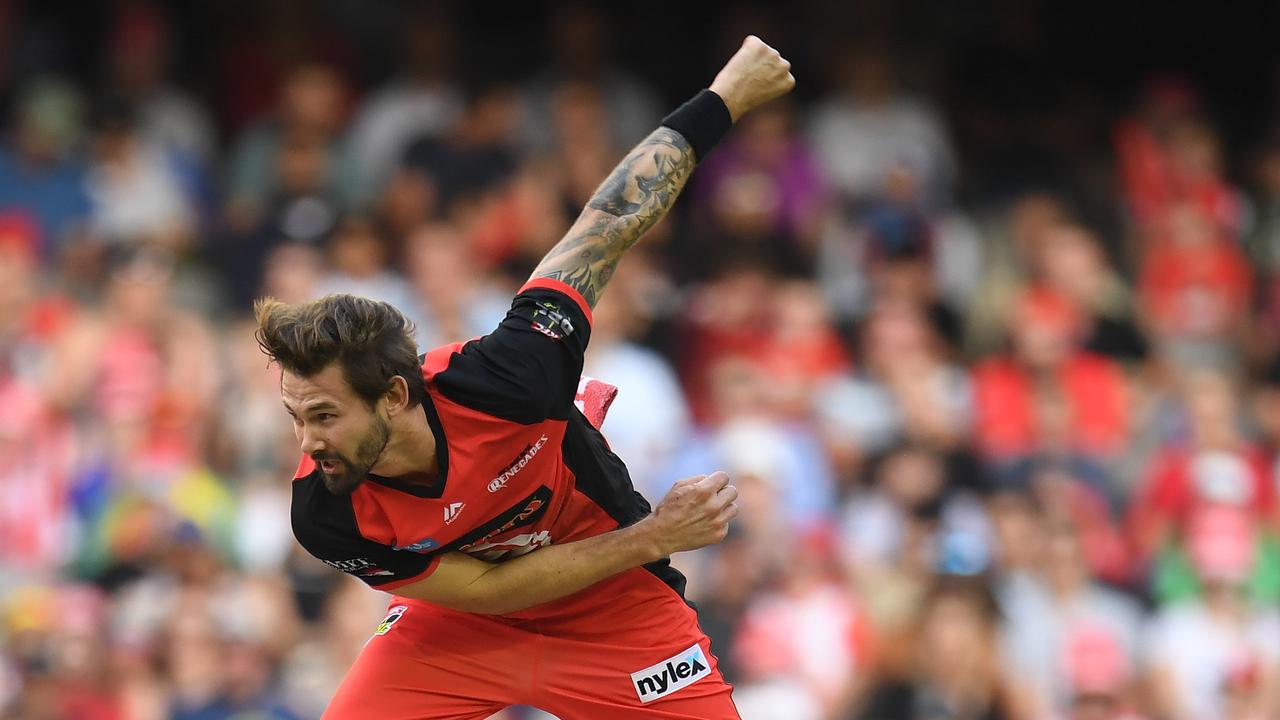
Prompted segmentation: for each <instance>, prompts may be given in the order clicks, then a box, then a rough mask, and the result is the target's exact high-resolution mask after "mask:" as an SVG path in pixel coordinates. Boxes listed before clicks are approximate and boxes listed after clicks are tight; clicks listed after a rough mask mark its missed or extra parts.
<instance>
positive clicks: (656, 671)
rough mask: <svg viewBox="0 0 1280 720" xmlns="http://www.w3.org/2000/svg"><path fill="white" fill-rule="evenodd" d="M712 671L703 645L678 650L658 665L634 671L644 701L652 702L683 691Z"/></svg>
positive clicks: (634, 679) (637, 693)
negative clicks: (703, 650)
mask: <svg viewBox="0 0 1280 720" xmlns="http://www.w3.org/2000/svg"><path fill="white" fill-rule="evenodd" d="M710 674H711V663H709V662H707V656H706V654H705V653H703V652H702V646H701V645H696V644H695V645H694V646H693V647H691V648H689V649H688V650H685V651H684V652H681V653H678V654H676V655H674V656H672V657H669V658H667V659H666V660H663V661H662V662H660V663H658V664H657V665H650V666H649V667H647V668H645V669H643V670H637V671H636V672H633V673H631V684H632V685H634V686H635V689H636V695H638V696H639V697H640V702H642V703H650V702H653V701H654V700H657V699H659V698H664V697H666V696H668V695H670V694H671V693H673V692H677V691H679V690H683V689H684V688H687V687H689V686H690V685H692V684H694V683H695V682H697V681H699V680H701V679H702V678H704V677H706V676H708V675H710Z"/></svg>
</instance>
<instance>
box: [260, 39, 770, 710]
mask: <svg viewBox="0 0 1280 720" xmlns="http://www.w3.org/2000/svg"><path fill="white" fill-rule="evenodd" d="M794 84H795V79H794V78H793V77H792V76H791V74H790V64H789V63H788V62H787V61H785V60H784V59H782V57H781V56H780V55H779V54H778V53H777V51H775V50H774V49H773V48H771V47H769V46H768V45H766V44H764V43H763V42H762V41H761V40H760V39H759V38H756V37H754V36H753V37H748V38H747V39H746V41H745V42H744V43H743V45H742V48H741V49H740V50H739V51H738V52H737V53H736V54H735V55H734V56H733V57H732V58H731V59H730V60H729V62H728V63H727V64H726V65H725V67H724V68H723V69H722V70H721V72H720V73H719V74H718V75H717V76H716V79H715V81H714V82H713V83H712V84H711V87H710V88H709V89H708V90H704V91H702V92H701V93H699V94H698V95H697V96H695V98H694V99H692V100H690V101H689V102H688V103H686V104H685V105H684V106H682V107H681V108H680V109H678V110H676V111H675V112H673V113H672V114H670V115H668V116H667V118H666V119H665V120H664V121H663V125H662V127H659V128H658V129H657V130H655V131H654V132H653V133H652V134H651V135H650V136H649V137H648V138H647V139H645V140H644V141H643V142H641V144H640V145H639V146H637V147H636V148H635V150H633V151H632V152H631V153H630V154H629V155H628V156H627V157H626V158H625V159H624V160H623V161H622V162H621V163H620V164H619V165H618V167H617V168H616V169H615V170H614V171H613V172H612V173H611V174H610V176H609V177H608V179H606V180H605V181H604V183H603V184H602V185H601V186H600V188H599V189H598V190H597V191H596V193H595V195H594V196H593V197H592V198H591V199H590V200H589V201H588V203H587V207H586V208H585V209H584V210H583V212H582V215H581V216H580V217H579V219H578V221H577V222H576V223H575V224H574V226H573V227H572V228H570V230H569V232H568V234H567V235H566V236H565V238H564V239H563V240H561V241H560V243H559V244H557V245H556V246H555V247H554V248H552V249H551V251H550V252H549V253H548V254H547V256H546V257H545V258H543V260H542V262H541V263H540V264H539V265H538V267H537V268H536V269H535V270H534V273H533V277H532V278H531V279H530V280H529V281H528V282H527V283H526V284H525V286H524V287H523V288H522V289H521V291H520V293H519V294H518V295H517V296H516V298H515V300H514V302H513V303H512V306H511V310H510V312H508V314H507V316H506V318H505V319H504V320H503V321H502V322H501V324H500V325H499V326H498V328H497V329H496V330H494V331H493V332H492V333H490V334H489V335H487V336H484V337H482V338H477V339H474V340H472V341H470V342H466V343H456V344H453V345H448V346H445V347H441V348H437V349H435V350H433V351H431V352H428V353H427V354H426V355H424V356H420V357H417V356H416V352H417V349H416V346H415V345H414V343H413V341H412V339H411V337H410V334H409V326H408V323H407V322H406V321H405V319H404V317H403V316H402V315H401V314H400V313H399V312H398V311H396V310H395V309H394V308H392V307H391V306H389V305H386V304H385V303H378V302H375V301H372V300H367V299H364V298H355V297H351V296H344V295H337V296H328V297H325V298H321V299H320V300H317V301H314V302H312V303H305V304H302V305H296V306H289V305H285V304H283V303H280V302H278V301H275V300H272V299H270V298H267V299H263V300H260V301H259V302H258V303H257V304H256V307H255V310H256V313H257V319H258V331H257V335H258V339H259V342H260V344H261V345H262V348H263V350H264V351H265V352H266V354H268V355H269V356H270V357H271V358H272V359H273V360H275V361H276V362H278V363H279V364H280V366H281V368H282V370H283V375H282V380H281V395H282V397H283V400H284V404H285V407H286V408H287V409H288V411H289V413H290V415H291V416H292V417H293V419H294V429H295V433H296V435H297V437H298V441H299V444H300V446H301V449H302V452H303V455H304V457H303V458H302V462H301V464H300V465H299V468H298V472H297V473H296V477H295V479H294V483H293V509H292V519H293V529H294V533H295V535H296V536H297V537H298V540H299V542H300V543H301V544H302V546H303V547H304V548H306V549H307V550H308V551H309V552H311V553H312V554H313V555H315V556H316V557H318V558H320V559H321V560H323V561H324V562H326V563H328V564H329V565H330V566H332V567H334V568H337V569H339V570H342V571H344V572H347V573H350V574H352V575H355V576H357V577H359V578H361V579H362V580H364V581H365V582H367V583H368V584H369V585H371V586H373V587H375V588H379V589H382V590H386V591H390V592H394V593H395V595H396V597H395V598H394V599H393V601H392V603H391V607H390V609H389V610H388V614H387V617H386V619H385V620H384V621H383V622H382V624H381V625H380V626H379V628H378V630H377V632H376V633H375V635H374V637H373V638H372V639H371V640H370V641H369V644H368V645H367V646H366V647H365V649H364V651H363V652H362V653H361V655H360V657H359V659H358V660H357V661H356V663H355V665H354V666H353V667H352V669H351V671H350V672H349V674H348V675H347V677H346V679H345V680H344V681H343V683H342V686H341V687H340V688H339V689H338V691H337V694H336V696H335V697H334V699H333V701H332V703H331V704H330V705H329V708H328V710H327V711H326V713H325V717H326V718H329V719H330V720H342V719H345V718H370V717H375V718H379V720H397V719H404V720H408V719H409V718H423V717H432V718H445V717H448V718H476V719H477V720H480V719H481V718H486V717H488V716H489V715H491V714H493V713H494V712H497V711H499V710H501V709H502V708H503V707H505V706H508V705H533V706H537V707H540V708H543V709H545V710H548V711H550V712H553V713H555V714H556V715H558V716H559V717H561V718H562V719H564V720H573V719H574V718H601V717H608V718H690V719H692V718H737V717H738V713H737V710H736V709H735V708H734V706H733V702H732V699H731V697H730V693H731V688H730V686H729V685H728V683H726V682H725V681H724V678H723V677H722V676H721V675H720V673H719V671H718V669H717V664H716V660H715V657H714V656H713V655H712V654H711V651H710V643H709V641H708V640H707V638H706V636H705V635H704V634H703V633H702V631H701V629H699V627H698V624H697V616H696V614H695V613H694V611H693V609H692V608H691V607H690V606H689V605H688V604H687V603H686V602H685V601H684V598H683V596H682V589H683V584H684V581H683V577H682V576H680V574H679V573H678V572H676V571H675V570H673V569H672V568H671V567H670V564H669V561H668V560H667V556H668V555H670V554H671V553H673V552H676V551H680V550H688V549H693V548H697V547H701V546H704V545H707V544H710V543H714V542H718V541H720V540H721V539H723V538H724V536H725V533H726V531H727V528H728V522H729V520H731V519H732V518H733V516H734V515H735V514H736V513H737V506H736V504H735V502H734V501H735V499H736V497H737V490H736V489H735V488H733V487H732V486H731V485H729V484H728V477H727V476H726V475H725V474H724V473H713V474H711V475H707V476H700V477H695V478H690V479H687V480H683V481H680V482H679V483H677V484H676V486H675V487H674V488H673V489H672V490H671V492H670V493H668V494H667V496H666V497H665V498H663V500H662V501H661V502H660V503H659V504H658V506H657V508H656V509H654V510H653V511H652V512H650V508H649V505H648V503H647V502H646V501H645V500H644V498H643V497H642V496H640V495H639V494H638V493H636V492H635V490H634V489H633V488H632V485H631V481H630V478H629V477H628V474H627V471H626V467H625V466H624V465H623V464H622V461H621V460H619V459H618V457H617V456H616V455H614V454H613V453H612V452H611V451H610V450H609V446H608V443H607V442H605V440H604V437H603V436H602V435H601V434H600V432H599V431H598V430H597V426H598V424H599V420H600V416H601V414H602V409H603V407H604V406H605V405H606V404H607V400H608V393H607V388H606V389H602V388H601V387H600V386H599V384H594V385H593V384H592V383H591V382H589V381H584V380H583V379H581V373H582V366H583V353H584V352H585V350H586V346H587V341H588V338H589V337H590V334H591V309H592V307H593V306H594V305H595V303H596V300H597V298H598V297H599V295H600V293H601V291H602V290H603V289H604V286H605V284H606V283H607V282H608V281H609V279H610V278H611V277H612V275H613V272H614V269H615V267H616V266H617V263H618V261H619V260H620V259H621V257H622V255H623V253H624V252H625V251H626V250H627V249H628V248H630V247H631V246H632V245H633V244H635V242H636V241H637V240H639V239H640V237H641V236H642V235H643V234H644V232H645V231H646V230H648V229H649V227H651V226H652V225H653V224H654V223H656V222H657V221H658V220H659V219H660V218H661V217H662V216H663V215H665V214H666V212H667V210H668V209H670V207H671V205H672V203H673V202H674V201H675V198H676V196H677V195H678V194H679V192H680V190H681V189H682V187H683V186H684V184H685V182H686V180H687V179H688V177H689V175H690V173H692V171H693V168H694V165H695V164H696V163H697V161H698V160H699V159H700V158H701V157H703V156H705V154H706V153H707V152H709V151H710V149H711V147H712V146H714V144H715V142H716V141H717V140H718V139H719V138H720V137H721V136H723V135H724V134H725V133H726V132H727V131H728V130H729V128H730V127H731V125H732V123H733V122H734V121H735V120H736V119H737V118H738V117H739V116H741V115H742V114H743V113H745V112H747V111H749V110H751V109H752V108H754V107H756V106H758V105H760V104H763V103H764V102H767V101H769V100H771V99H773V98H776V97H778V96H780V95H783V94H785V93H786V92H788V91H789V90H790V89H791V88H792V87H793V86H794ZM580 395H581V396H582V403H583V404H582V406H581V407H578V406H577V405H576V404H575V401H576V400H577V399H578V397H579V396H580ZM584 410H586V411H587V414H584ZM591 416H594V420H595V422H593V421H592V418H591Z"/></svg>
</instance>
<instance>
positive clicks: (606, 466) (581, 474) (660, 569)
mask: <svg viewBox="0 0 1280 720" xmlns="http://www.w3.org/2000/svg"><path fill="white" fill-rule="evenodd" d="M564 464H565V466H567V467H568V468H569V469H570V470H572V471H573V475H574V477H575V478H576V480H577V487H578V490H580V491H581V492H582V494H583V495H586V496H587V497H589V498H591V501H592V502H594V503H595V504H596V505H599V506H600V507H601V509H603V510H604V511H605V512H606V513H608V514H609V517H611V518H613V519H614V520H617V521H618V527H626V526H628V525H634V524H635V523H637V522H639V521H640V520H642V519H644V517H645V516H647V515H648V514H649V511H650V510H651V508H650V507H649V501H648V500H645V499H644V496H643V495H641V494H640V493H638V492H636V490H635V487H634V486H633V485H632V484H631V474H630V473H629V472H627V466H626V465H624V464H623V462H622V459H621V458H619V457H618V456H617V455H614V454H613V452H612V451H611V450H609V445H608V443H606V442H605V439H604V435H601V434H600V431H599V430H596V429H595V428H594V427H592V425H591V423H590V422H588V421H587V418H586V417H584V416H583V415H582V413H580V412H578V410H577V408H574V410H573V413H572V414H571V415H570V416H569V425H568V428H566V430H565V434H564ZM644 569H645V570H648V571H649V572H651V573H653V574H654V575H657V576H658V579H659V580H661V581H662V582H664V583H666V584H668V585H670V586H671V587H672V589H674V590H675V591H676V592H677V593H679V594H680V597H684V587H685V577H684V575H683V574H681V572H680V571H679V570H676V569H675V568H673V567H671V561H670V560H669V559H668V560H659V561H657V562H652V563H649V564H648V565H645V566H644ZM686 602H688V601H687V600H686ZM689 604H690V605H692V603H689Z"/></svg>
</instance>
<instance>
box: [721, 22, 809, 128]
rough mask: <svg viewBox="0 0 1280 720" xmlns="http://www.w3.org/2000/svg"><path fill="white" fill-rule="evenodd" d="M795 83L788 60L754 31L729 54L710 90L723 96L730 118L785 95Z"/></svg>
mask: <svg viewBox="0 0 1280 720" xmlns="http://www.w3.org/2000/svg"><path fill="white" fill-rule="evenodd" d="M795 86H796V79H795V78H794V77H793V76H792V75H791V63H789V62H787V61H786V60H785V59H784V58H783V57H782V56H781V55H779V54H778V51H777V50H774V49H773V48H771V47H769V46H768V45H766V44H765V43H764V41H763V40H761V39H760V38H758V37H756V36H755V35H748V36H747V39H746V40H743V41H742V47H740V48H738V52H736V53H734V54H733V57H731V58H729V62H727V63H725V66H724V67H723V68H721V69H720V72H719V74H717V75H716V79H715V80H714V81H713V82H712V83H711V91H712V92H714V93H715V94H717V95H719V96H720V99H721V100H724V104H725V107H728V108H729V115H730V116H732V117H733V120H734V122H737V121H738V118H740V117H742V116H743V115H744V114H746V113H747V112H748V111H750V110H751V109H752V108H756V107H759V106H761V105H763V104H765V103H767V102H769V101H770V100H772V99H774V98H776V97H781V96H782V95H786V94H787V93H788V92H791V88H793V87H795Z"/></svg>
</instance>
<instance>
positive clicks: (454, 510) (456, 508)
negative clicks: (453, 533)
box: [444, 502, 467, 525]
mask: <svg viewBox="0 0 1280 720" xmlns="http://www.w3.org/2000/svg"><path fill="white" fill-rule="evenodd" d="M466 506H467V504H466V503H460V502H456V503H449V507H447V508H445V509H444V524H445V525H452V524H453V521H454V520H457V519H458V515H459V514H460V513H461V512H462V508H464V507H466Z"/></svg>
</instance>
